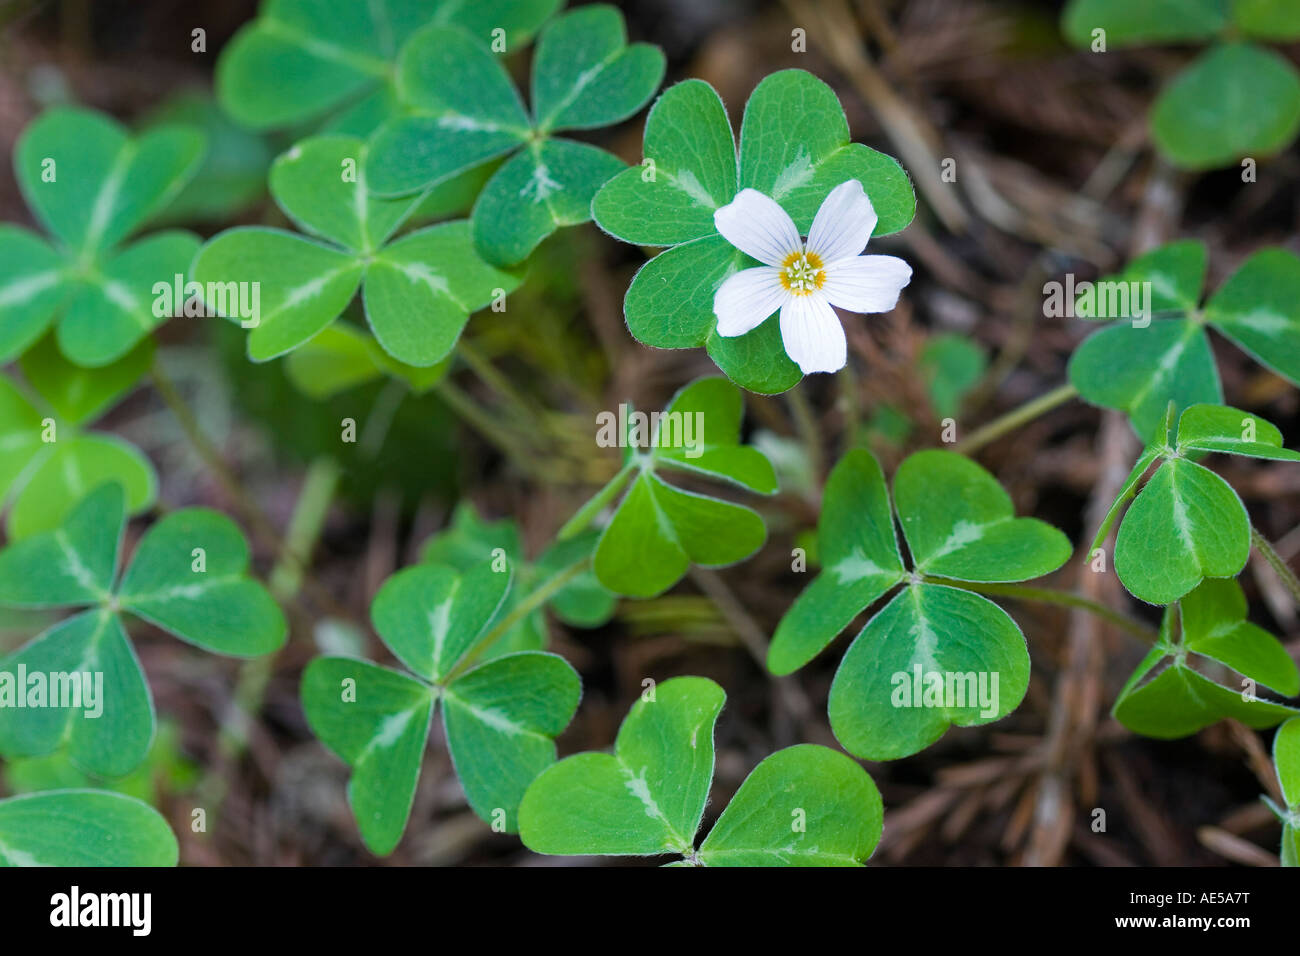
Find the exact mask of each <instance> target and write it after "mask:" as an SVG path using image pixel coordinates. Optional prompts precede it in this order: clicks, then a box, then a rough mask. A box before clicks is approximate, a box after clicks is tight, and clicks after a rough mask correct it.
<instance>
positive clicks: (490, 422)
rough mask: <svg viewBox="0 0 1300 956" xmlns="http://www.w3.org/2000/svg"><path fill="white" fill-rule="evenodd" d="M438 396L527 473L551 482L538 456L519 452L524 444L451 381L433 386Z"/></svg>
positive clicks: (444, 381) (443, 381)
mask: <svg viewBox="0 0 1300 956" xmlns="http://www.w3.org/2000/svg"><path fill="white" fill-rule="evenodd" d="M433 390H434V392H436V393H437V395H438V397H439V398H440V399H442V400H443V401H444V402H446V403H447V405H448V406H450V408H451V410H452V411H453V412H455V413H456V414H457V415H458V416H459V417H460V418H461V420H462V421H464V422H465V423H466V424H468V425H469V426H470V427H471V428H473V429H474V430H475V431H476V432H478V433H479V434H480V435H482V436H483V437H484V438H485V439H487V441H488V443H489V444H491V445H492V446H493V447H495V448H496V449H497V450H498V451H500V452H501V453H502V454H503V455H505V456H506V457H507V458H509V459H510V460H511V461H512V462H513V463H514V464H516V465H518V466H519V467H520V468H521V469H522V470H523V471H524V472H526V473H527V474H529V475H532V476H533V477H534V478H539V479H542V480H549V479H550V477H551V475H550V473H549V470H548V469H547V468H545V467H543V466H542V465H541V464H540V463H539V462H538V459H537V456H535V455H534V454H531V453H529V452H527V451H523V450H521V449H520V447H519V446H520V445H521V444H523V441H522V440H521V439H519V438H516V436H515V435H512V434H511V433H510V432H508V431H507V430H506V429H504V428H502V427H501V426H500V425H499V424H498V423H497V420H496V419H495V418H493V417H492V414H491V413H490V412H489V411H487V409H485V408H482V407H481V406H480V405H479V404H478V403H477V402H475V401H474V399H472V398H470V397H469V395H468V394H467V393H465V392H463V391H461V389H460V388H458V387H457V386H456V385H454V384H452V383H451V382H450V381H449V380H448V379H445V378H444V379H440V380H439V381H438V383H437V384H436V385H434V386H433Z"/></svg>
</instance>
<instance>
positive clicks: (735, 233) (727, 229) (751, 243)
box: [713, 189, 861, 266]
mask: <svg viewBox="0 0 1300 956" xmlns="http://www.w3.org/2000/svg"><path fill="white" fill-rule="evenodd" d="M713 224H714V225H715V226H717V227H718V232H720V233H722V237H723V238H724V239H726V240H727V241H728V242H729V243H731V244H732V245H733V246H735V247H736V248H737V249H739V250H740V251H741V252H743V253H745V255H747V256H753V257H754V258H755V259H757V260H758V261H759V262H762V263H765V264H766V265H769V266H779V265H780V264H781V261H782V260H783V259H785V257H786V256H788V255H789V254H790V253H792V252H802V251H803V243H802V242H800V240H799V230H798V229H796V228H795V226H794V220H793V219H791V218H790V216H789V214H787V213H786V211H785V210H784V209H782V208H781V207H780V206H779V205H777V202H776V200H775V199H770V198H768V197H767V196H764V195H763V194H762V193H761V192H759V191H758V190H757V189H742V190H741V191H740V192H739V193H737V194H736V198H735V199H733V200H732V201H731V202H729V203H727V204H726V205H725V206H723V207H722V208H721V209H718V210H717V211H716V212H714V214H713ZM859 251H861V250H859Z"/></svg>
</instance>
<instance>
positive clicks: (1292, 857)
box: [1264, 717, 1300, 866]
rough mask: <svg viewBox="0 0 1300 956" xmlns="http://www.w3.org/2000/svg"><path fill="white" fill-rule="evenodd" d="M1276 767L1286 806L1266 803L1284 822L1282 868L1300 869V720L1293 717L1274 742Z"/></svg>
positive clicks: (1280, 729)
mask: <svg viewBox="0 0 1300 956" xmlns="http://www.w3.org/2000/svg"><path fill="white" fill-rule="evenodd" d="M1273 766H1274V767H1275V768H1276V769H1277V782H1278V787H1279V789H1280V790H1281V791H1282V802H1283V803H1284V804H1285V806H1284V807H1279V806H1277V805H1276V804H1275V803H1273V801H1272V800H1270V799H1269V798H1268V797H1264V802H1265V803H1267V804H1268V805H1269V807H1270V808H1271V809H1272V810H1273V812H1274V813H1276V814H1277V816H1278V819H1279V820H1281V821H1282V847H1281V851H1280V856H1281V858H1282V865H1283V866H1300V718H1296V717H1293V718H1291V719H1290V720H1288V721H1286V722H1285V723H1284V724H1282V726H1280V727H1278V729H1277V735H1276V736H1275V737H1274V738H1273Z"/></svg>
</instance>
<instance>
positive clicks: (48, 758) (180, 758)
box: [0, 718, 201, 807]
mask: <svg viewBox="0 0 1300 956" xmlns="http://www.w3.org/2000/svg"><path fill="white" fill-rule="evenodd" d="M200 773H201V770H200V768H199V766H198V764H196V763H194V762H193V761H192V760H190V758H189V757H187V756H186V755H185V752H184V750H183V749H182V747H181V734H180V728H179V726H178V725H177V724H176V723H175V721H172V720H168V719H166V718H163V719H162V720H160V721H159V722H158V728H157V731H156V732H155V734H154V738H153V744H152V745H151V746H150V748H149V755H148V756H147V757H146V758H145V760H144V762H143V763H142V764H140V766H138V767H136V768H135V769H134V770H132V771H131V772H130V773H128V774H127V775H126V776H125V777H101V776H99V775H97V774H93V773H87V772H86V771H84V770H82V769H81V768H80V767H78V766H77V765H76V764H75V763H73V762H72V760H71V759H70V758H69V756H68V754H67V752H66V751H55V752H54V753H49V754H44V755H43V756H40V757H19V758H17V759H14V760H6V761H5V763H4V767H3V772H0V779H2V780H3V781H4V784H5V786H6V787H8V789H9V792H10V793H13V794H20V793H38V792H43V791H46V790H82V789H91V790H111V791H113V792H114V793H121V794H125V795H126V796H128V797H135V798H136V799H137V800H143V801H144V802H145V803H147V804H149V805H150V806H154V807H158V806H161V805H162V801H163V800H164V799H167V798H170V797H171V796H173V795H175V794H178V793H183V792H185V791H186V790H188V789H191V788H192V787H193V786H194V785H195V784H196V783H197V782H198V780H199V775H200Z"/></svg>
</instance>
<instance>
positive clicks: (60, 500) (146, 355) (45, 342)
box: [0, 335, 158, 541]
mask: <svg viewBox="0 0 1300 956" xmlns="http://www.w3.org/2000/svg"><path fill="white" fill-rule="evenodd" d="M152 359H153V343H152V341H150V340H148V339H146V340H144V341H142V342H140V343H139V344H138V345H137V346H136V347H135V348H134V349H132V350H131V351H130V352H128V353H127V354H126V355H124V356H122V357H121V358H120V359H118V360H117V361H115V362H113V363H112V364H110V365H105V366H102V367H100V368H83V367H81V366H79V365H73V364H72V363H71V362H69V361H68V360H67V359H66V358H64V357H63V355H62V354H61V353H60V352H59V347H58V344H57V343H56V342H55V340H54V336H53V335H47V336H46V337H45V338H44V339H42V340H41V341H40V342H38V343H37V344H36V345H34V346H33V347H32V348H30V349H29V350H28V351H27V353H26V354H25V355H24V356H23V357H22V359H21V361H20V362H19V368H20V369H21V371H22V373H23V377H24V378H25V379H26V383H25V384H26V386H28V388H22V387H20V385H19V383H17V382H15V381H12V380H10V379H8V378H4V377H0V447H2V448H4V450H5V451H4V455H3V457H0V506H3V505H4V504H5V503H8V504H9V515H8V517H7V518H6V522H5V528H6V530H7V531H8V534H9V538H10V540H12V541H17V540H19V539H21V538H26V537H29V536H31V535H33V534H36V533H37V532H41V531H49V530H51V529H53V528H55V527H57V526H58V525H59V523H60V522H62V521H63V519H64V518H65V517H66V516H67V514H68V512H69V510H70V509H71V508H72V507H73V506H74V505H75V504H76V503H77V502H78V501H79V500H81V498H82V496H83V495H85V493H86V492H87V490H89V489H91V488H94V487H95V486H97V485H99V484H100V483H102V482H104V481H110V480H112V481H118V482H120V483H121V484H122V487H123V488H125V489H126V495H127V507H128V509H129V510H130V512H131V513H132V514H138V513H139V512H141V511H143V510H144V509H145V508H148V507H149V506H150V505H152V504H153V502H154V498H155V497H156V496H157V492H158V477H157V475H156V474H155V473H154V468H153V464H152V463H151V462H150V461H149V459H148V458H146V457H145V455H144V454H143V453H142V452H141V451H140V450H139V449H138V448H136V447H135V446H134V445H131V444H129V443H128V442H126V441H123V440H122V439H121V438H118V437H117V436H116V435H108V434H104V433H100V432H91V431H85V430H84V429H83V426H85V425H86V424H88V423H89V422H91V421H92V420H94V419H95V418H98V417H99V416H100V415H102V414H103V413H104V412H105V411H107V410H108V409H109V408H111V407H112V406H113V405H115V404H117V402H118V401H120V400H121V399H122V398H123V397H124V396H125V395H126V394H127V393H128V392H129V391H131V389H133V388H134V387H135V386H136V385H137V384H138V383H139V381H140V379H141V377H142V376H143V375H144V374H145V373H146V372H147V371H148V369H149V366H150V363H151V362H152Z"/></svg>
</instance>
